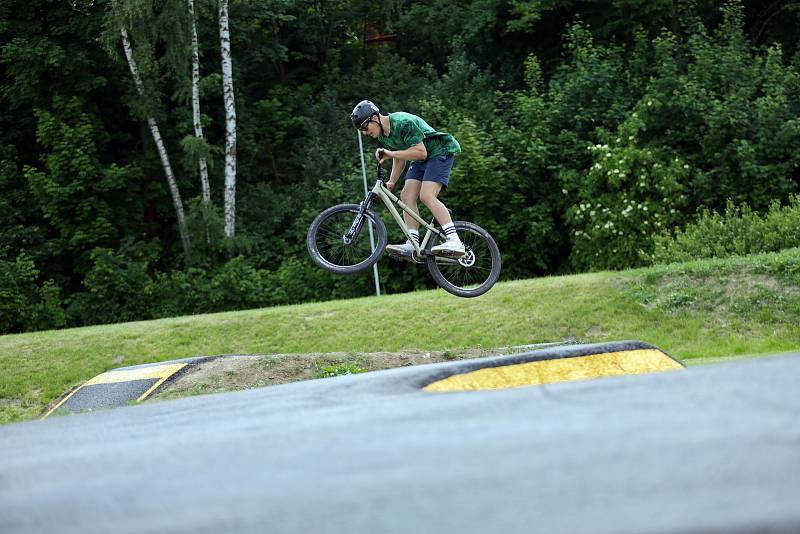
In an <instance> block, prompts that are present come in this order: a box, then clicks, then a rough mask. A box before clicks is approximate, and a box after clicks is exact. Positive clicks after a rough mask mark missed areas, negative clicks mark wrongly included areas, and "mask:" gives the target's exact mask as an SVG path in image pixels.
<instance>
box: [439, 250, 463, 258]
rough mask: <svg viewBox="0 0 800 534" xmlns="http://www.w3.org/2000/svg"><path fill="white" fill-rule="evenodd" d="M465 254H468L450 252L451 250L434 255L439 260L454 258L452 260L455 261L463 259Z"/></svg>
mask: <svg viewBox="0 0 800 534" xmlns="http://www.w3.org/2000/svg"><path fill="white" fill-rule="evenodd" d="M465 254H466V252H456V251H450V250H443V251H441V252H437V253H436V254H434V256H436V257H437V258H452V259H455V258H461V257H462V256H464V255H465Z"/></svg>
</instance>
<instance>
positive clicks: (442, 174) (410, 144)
mask: <svg viewBox="0 0 800 534" xmlns="http://www.w3.org/2000/svg"><path fill="white" fill-rule="evenodd" d="M350 120H351V121H352V123H353V126H355V127H356V128H357V129H359V130H360V131H361V133H363V134H364V135H368V136H370V137H373V138H376V139H377V140H378V146H380V148H378V149H377V150H376V151H375V158H376V159H377V160H378V161H379V162H380V163H383V162H384V161H386V160H387V159H391V160H392V172H391V174H390V176H389V181H388V182H387V183H386V188H387V189H389V190H392V189H393V188H394V186H395V185H396V184H397V180H398V179H400V176H401V175H402V174H403V170H405V168H406V162H407V161H411V165H409V168H408V172H406V181H405V185H403V191H402V192H401V193H400V199H401V200H402V201H403V202H404V203H405V204H406V205H407V206H408V207H409V208H411V210H413V211H414V213H416V214H417V215H419V209H418V208H417V199H421V200H422V202H423V203H424V204H425V205H426V206H427V207H428V209H429V210H430V211H431V213H432V214H433V216H434V217H436V220H437V221H438V222H439V225H440V226H441V227H442V231H443V232H444V234H445V236H447V241H445V242H444V243H441V244H439V245H436V246H435V247H433V248H431V253H433V254H434V255H446V256H450V257H460V256H463V255H464V244H463V243H462V242H461V239H460V238H459V237H458V233H457V232H456V228H455V226H454V225H453V220H452V219H451V218H450V212H449V211H448V209H447V207H446V206H445V205H444V204H442V201H441V200H439V199H438V198H437V197H438V196H439V192H440V191H441V190H442V187H447V183H448V181H449V179H450V171H451V170H452V169H453V162H454V160H455V154H458V153H459V152H461V146H460V145H459V144H458V141H456V139H455V138H454V137H453V136H452V135H450V134H448V133H443V132H437V131H436V130H434V129H433V128H432V127H431V126H430V125H428V123H427V122H425V121H424V120H422V119H421V118H420V117H417V116H416V115H412V114H411V113H405V112H402V111H398V112H396V113H390V114H388V115H381V113H380V110H379V109H378V106H376V105H375V104H373V103H372V102H370V101H369V100H362V101H361V102H359V103H358V104H356V107H355V108H353V112H352V113H351V114H350ZM403 219H404V221H405V223H406V226H407V227H408V228H409V233H410V234H411V238H412V239H414V241H415V242H416V243H417V245H419V223H418V222H417V221H416V220H415V219H414V218H413V217H411V216H410V215H408V214H407V213H403ZM386 250H387V251H389V252H391V253H393V254H394V255H396V256H398V257H400V258H403V259H406V260H411V259H412V255H413V252H414V246H413V245H412V244H411V242H409V241H406V242H405V243H403V244H402V245H389V246H387V247H386Z"/></svg>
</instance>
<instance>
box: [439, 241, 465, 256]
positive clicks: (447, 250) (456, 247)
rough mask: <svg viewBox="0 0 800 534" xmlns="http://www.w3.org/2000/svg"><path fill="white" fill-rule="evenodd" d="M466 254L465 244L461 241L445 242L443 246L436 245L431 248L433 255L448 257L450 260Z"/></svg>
mask: <svg viewBox="0 0 800 534" xmlns="http://www.w3.org/2000/svg"><path fill="white" fill-rule="evenodd" d="M464 253H466V249H465V248H464V243H462V242H461V241H455V240H452V241H449V240H448V241H445V242H444V243H442V244H441V245H436V246H435V247H433V248H431V254H433V255H434V256H447V257H450V258H460V257H461V256H463V255H464Z"/></svg>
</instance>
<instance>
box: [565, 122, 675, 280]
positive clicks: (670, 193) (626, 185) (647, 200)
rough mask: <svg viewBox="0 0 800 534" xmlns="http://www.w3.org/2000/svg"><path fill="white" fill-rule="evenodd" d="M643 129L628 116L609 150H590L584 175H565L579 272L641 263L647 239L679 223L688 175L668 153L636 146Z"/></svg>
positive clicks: (601, 146) (648, 243) (574, 261)
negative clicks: (572, 200) (588, 167)
mask: <svg viewBox="0 0 800 534" xmlns="http://www.w3.org/2000/svg"><path fill="white" fill-rule="evenodd" d="M641 128H642V123H641V121H640V120H639V119H638V116H637V114H635V113H634V114H632V115H631V117H630V119H629V120H628V121H626V123H625V124H623V125H622V126H620V128H619V129H618V130H617V132H616V137H614V136H613V135H611V134H609V133H608V132H604V133H601V137H603V138H606V139H607V140H608V144H600V143H598V144H597V145H589V146H588V150H589V152H590V153H591V154H592V158H593V161H594V163H593V164H592V166H591V168H590V170H589V171H588V173H586V174H585V175H578V174H576V173H569V174H567V173H565V175H564V190H563V192H564V194H565V195H567V196H574V197H576V200H577V202H576V203H574V204H572V206H570V207H569V208H568V209H567V223H568V225H569V228H570V229H571V237H572V244H573V245H572V254H571V257H570V259H571V262H572V264H573V265H574V266H575V268H577V269H579V270H594V269H621V268H626V267H632V266H636V265H637V264H639V263H640V260H639V257H640V254H642V251H644V252H645V253H647V252H650V250H651V248H652V239H651V237H652V235H653V234H654V233H656V232H660V231H661V230H663V229H664V228H671V227H673V226H674V225H675V224H676V223H677V222H679V221H680V220H681V216H680V212H681V209H682V208H683V206H684V205H685V204H686V201H685V196H684V194H683V193H684V191H685V188H686V186H685V184H686V183H687V182H688V181H689V177H690V176H691V169H690V167H689V165H688V164H686V163H684V162H683V161H682V160H681V159H680V158H679V157H678V156H676V155H675V154H674V153H672V152H671V151H669V150H665V149H660V150H659V149H655V148H654V149H651V148H642V147H639V146H637V137H638V134H639V131H640V129H641Z"/></svg>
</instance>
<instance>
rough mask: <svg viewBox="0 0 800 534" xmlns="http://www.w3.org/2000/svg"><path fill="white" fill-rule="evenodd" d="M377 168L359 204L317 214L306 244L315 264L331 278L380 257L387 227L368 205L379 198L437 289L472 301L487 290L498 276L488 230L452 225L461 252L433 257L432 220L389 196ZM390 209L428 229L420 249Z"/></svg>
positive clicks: (438, 234)
mask: <svg viewBox="0 0 800 534" xmlns="http://www.w3.org/2000/svg"><path fill="white" fill-rule="evenodd" d="M377 167H378V170H377V180H376V182H375V187H373V188H372V190H371V191H370V192H369V193H367V196H366V198H365V199H364V201H363V202H361V204H339V205H336V206H332V207H330V208H328V209H326V210H324V211H323V212H322V213H320V214H319V215H317V217H316V218H315V219H314V221H313V222H312V223H311V226H310V227H309V228H308V236H307V239H306V245H307V247H308V252H309V254H310V255H311V259H312V260H313V261H314V263H315V264H316V265H318V266H319V267H321V268H323V269H325V270H326V271H329V272H332V273H336V274H356V273H360V272H362V271H364V270H366V269H369V268H370V267H372V266H373V265H374V264H375V262H377V261H378V260H379V259H380V257H381V255H382V254H383V251H384V249H385V248H386V243H387V240H388V237H387V231H386V225H385V224H384V222H383V220H382V219H381V218H380V217H379V216H378V215H377V214H376V213H375V212H374V211H372V206H373V205H374V204H375V203H376V202H377V201H378V200H380V201H382V202H383V204H384V205H385V206H386V208H387V209H388V210H389V213H391V215H392V217H393V218H394V220H395V221H396V222H397V224H398V225H399V226H400V229H401V230H402V231H403V233H404V234H405V236H406V238H407V239H408V240H409V241H410V242H411V243H412V244H413V246H414V253H413V254H412V257H411V260H412V261H413V262H414V263H425V264H427V266H428V271H430V273H431V276H432V277H433V280H434V281H435V282H436V284H437V285H438V286H439V287H441V288H442V289H444V290H445V291H447V292H448V293H451V294H453V295H456V296H458V297H465V298H471V297H477V296H480V295H483V294H484V293H486V292H487V291H489V289H491V288H492V286H493V285H494V284H495V282H497V279H498V278H499V277H500V250H499V249H498V248H497V243H495V241H494V239H493V238H492V236H491V235H490V234H489V232H487V231H486V230H484V229H483V228H481V227H480V226H478V225H477V224H474V223H471V222H467V221H454V224H455V226H456V230H457V231H458V234H459V236H460V237H461V241H462V242H463V243H464V247H465V249H466V252H465V253H464V255H463V256H460V257H447V256H442V255H434V254H432V253H431V248H432V247H434V246H436V245H437V244H438V243H439V242H440V241H444V240H445V239H446V238H445V236H444V233H443V232H442V231H441V230H439V229H437V228H436V227H435V226H434V225H433V223H434V222H435V219H432V220H431V222H430V223H427V222H425V221H424V220H423V219H422V218H421V217H420V216H419V215H417V214H416V213H414V212H413V211H411V209H410V208H409V207H408V206H406V205H405V204H404V203H403V202H402V201H401V200H400V199H399V198H397V197H396V196H395V195H394V194H392V192H391V191H389V190H388V189H387V188H386V180H387V179H386V177H385V175H384V172H383V168H382V167H381V164H380V163H378V165H377ZM395 205H396V206H397V207H398V208H400V210H402V211H403V212H405V213H408V214H409V215H410V216H411V217H413V218H414V219H415V220H416V221H417V222H418V223H420V226H421V227H424V228H426V229H427V231H426V233H425V237H424V238H423V239H422V242H421V243H420V244H419V245H417V243H416V242H415V241H414V240H413V239H411V234H410V233H409V231H408V227H407V226H406V225H405V222H404V221H403V218H402V217H401V216H400V213H399V212H398V210H397V208H395ZM367 221H368V222H369V223H370V224H371V225H372V226H373V227H374V229H375V233H376V235H377V246H375V247H374V249H373V248H372V243H371V239H370V238H369V237H365V236H363V235H362V232H361V231H362V229H363V228H364V223H365V222H367Z"/></svg>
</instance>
